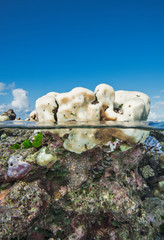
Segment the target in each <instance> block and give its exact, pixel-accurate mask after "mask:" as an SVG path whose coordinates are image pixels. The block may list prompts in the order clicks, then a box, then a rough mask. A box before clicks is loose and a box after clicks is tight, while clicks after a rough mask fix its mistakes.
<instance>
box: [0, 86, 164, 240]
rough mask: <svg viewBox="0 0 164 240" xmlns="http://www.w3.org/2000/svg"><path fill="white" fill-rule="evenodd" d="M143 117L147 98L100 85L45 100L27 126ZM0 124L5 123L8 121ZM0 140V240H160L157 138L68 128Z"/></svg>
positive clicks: (161, 166) (162, 185)
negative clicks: (91, 89) (41, 123)
mask: <svg viewBox="0 0 164 240" xmlns="http://www.w3.org/2000/svg"><path fill="white" fill-rule="evenodd" d="M10 110H11V109H10ZM149 110H150V99H149V97H148V96H147V95H146V94H144V93H141V92H128V91H114V90H113V88H112V87H111V86H109V85H107V84H100V85H98V86H97V87H96V89H95V91H94V92H92V91H90V90H88V89H85V88H80V87H79V88H74V89H73V90H72V91H70V92H68V93H56V92H51V93H48V94H47V95H45V96H43V97H41V98H39V99H38V100H37V101H36V110H35V111H33V112H32V113H31V114H30V120H31V121H39V122H44V123H50V122H56V123H57V124H58V123H59V124H60V123H63V122H64V123H65V125H67V122H70V121H74V122H75V123H80V122H92V123H94V122H97V121H140V120H146V119H147V117H148V114H149ZM10 112H11V111H10ZM12 114H13V112H12ZM4 116H5V117H4ZM0 119H1V121H2V120H3V121H4V120H11V119H10V117H9V115H8V113H4V114H3V115H2V118H0ZM13 120H14V119H13ZM0 134H1V141H0V149H1V153H0V224H1V228H0V239H2V240H3V239H4V240H6V239H7V240H10V239H11V240H13V239H14V240H17V239H19V240H25V239H27V240H31V239H32V240H33V239H34V240H44V239H45V240H46V239H47V240H56V239H58V240H67V239H68V240H73V239H74V240H75V239H76V240H108V239H109V240H110V239H111V240H131V239H135V240H162V239H163V237H164V208H163V206H164V153H163V147H164V135H163V133H162V132H156V131H151V132H150V131H144V130H139V129H121V128H115V129H114V128H103V129H100V128H99V129H98V128H89V129H87V128H84V129H79V128H74V129H73V128H72V129H71V128H70V127H68V129H51V130H49V131H48V130H39V131H38V130H37V131H36V130H35V131H33V130H25V129H7V128H5V129H2V130H1V132H0Z"/></svg>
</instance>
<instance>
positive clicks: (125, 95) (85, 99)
mask: <svg viewBox="0 0 164 240" xmlns="http://www.w3.org/2000/svg"><path fill="white" fill-rule="evenodd" d="M35 106H36V110H35V111H33V112H32V113H31V114H30V119H31V120H32V121H34V120H35V121H39V122H42V123H43V122H45V123H54V122H55V123H66V122H68V121H74V122H89V123H90V124H93V123H95V122H99V121H102V120H103V121H109V120H110V121H140V120H146V119H147V117H148V114H149V111H150V99H149V97H148V96H147V95H146V94H144V93H141V92H135V91H122V90H121V91H116V92H115V91H114V89H113V88H112V87H111V86H110V85H107V84H100V85H98V86H97V87H96V88H95V91H94V92H92V91H90V90H89V89H86V88H82V87H77V88H74V89H72V90H71V91H70V92H67V93H56V92H50V93H48V94H46V95H44V96H42V97H40V98H39V99H37V100H36V105H35ZM105 132H106V141H107V142H108V141H109V140H110V138H111V136H113V137H116V138H119V139H121V140H123V141H128V142H132V143H138V142H144V141H145V139H146V138H147V137H148V135H149V132H148V131H141V130H139V129H123V128H117V129H115V128H114V129H112V128H111V129H109V128H108V129H106V130H105ZM54 133H58V134H59V136H60V137H63V136H64V135H65V134H67V135H68V138H67V139H65V141H64V147H65V148H66V149H67V150H68V151H72V152H75V153H81V152H83V151H85V150H86V149H92V148H93V147H95V146H96V145H97V144H101V142H102V138H99V136H101V133H100V130H98V129H95V128H90V130H87V131H85V130H84V129H77V128H76V129H64V130H63V131H61V130H60V131H58V130H56V131H54Z"/></svg>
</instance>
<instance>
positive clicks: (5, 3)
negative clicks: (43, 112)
mask: <svg viewBox="0 0 164 240" xmlns="http://www.w3.org/2000/svg"><path fill="white" fill-rule="evenodd" d="M100 83H107V84H109V85H111V86H113V88H114V89H115V90H120V89H123V90H136V91H141V92H145V93H146V94H148V95H149V96H150V98H151V102H152V113H151V119H154V120H155V119H162V120H163V119H164V1H163V0H153V1H152V0H149V1H147V0H133V1H132V0H124V1H122V0H99V1H98V0H94V1H92V0H87V1H86V0H83V1H82V0H78V1H77V0H60V1H56V0H44V1H43V0H23V1H22V0H14V1H13V0H1V1H0V111H1V112H2V111H5V110H7V109H8V108H9V107H14V108H15V111H16V112H17V115H18V116H19V115H21V116H23V114H25V112H26V114H28V112H30V111H31V110H33V109H34V108H35V101H36V99H37V98H39V97H40V96H42V95H44V94H46V93H48V92H50V91H55V92H67V91H70V90H71V89H72V88H74V87H77V86H82V87H86V88H89V89H90V90H94V88H95V87H96V86H97V85H98V84H100Z"/></svg>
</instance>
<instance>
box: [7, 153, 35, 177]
mask: <svg viewBox="0 0 164 240" xmlns="http://www.w3.org/2000/svg"><path fill="white" fill-rule="evenodd" d="M30 170H31V166H30V164H29V163H27V162H23V161H22V156H20V155H16V156H11V157H10V158H9V161H8V171H7V175H8V177H9V178H12V179H21V178H23V177H25V176H26V175H27V173H28V172H29V171H30Z"/></svg>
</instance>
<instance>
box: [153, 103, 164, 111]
mask: <svg viewBox="0 0 164 240" xmlns="http://www.w3.org/2000/svg"><path fill="white" fill-rule="evenodd" d="M162 106H164V102H163V101H160V102H156V103H155V104H154V105H153V106H152V107H151V109H153V110H157V109H159V108H161V107H162Z"/></svg>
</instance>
